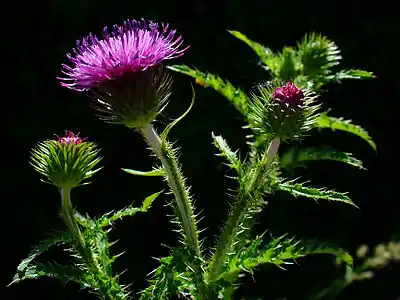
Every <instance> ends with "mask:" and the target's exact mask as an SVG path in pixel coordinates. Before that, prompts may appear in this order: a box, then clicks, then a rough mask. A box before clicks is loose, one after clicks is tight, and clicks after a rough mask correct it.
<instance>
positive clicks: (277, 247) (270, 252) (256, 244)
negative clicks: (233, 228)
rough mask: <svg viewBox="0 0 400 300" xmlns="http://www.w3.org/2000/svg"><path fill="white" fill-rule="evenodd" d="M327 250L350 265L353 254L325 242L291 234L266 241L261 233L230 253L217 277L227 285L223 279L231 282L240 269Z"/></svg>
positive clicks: (288, 261) (287, 261) (278, 263)
mask: <svg viewBox="0 0 400 300" xmlns="http://www.w3.org/2000/svg"><path fill="white" fill-rule="evenodd" d="M315 254H329V255H333V256H335V257H336V258H337V259H339V260H341V261H343V262H344V263H345V264H347V265H348V266H349V267H352V264H353V258H352V257H351V255H350V254H348V253H347V252H346V251H344V250H343V249H341V248H339V247H336V246H333V245H329V244H326V243H318V242H315V241H296V240H295V239H293V238H286V236H281V237H278V238H273V239H271V241H270V242H269V243H267V244H265V243H264V242H263V237H262V236H258V237H256V238H255V239H253V240H252V241H250V242H249V244H248V245H246V247H245V248H243V249H242V250H241V251H238V252H236V253H235V254H234V255H232V257H230V259H229V262H228V263H227V265H226V268H225V271H224V272H223V273H221V275H220V276H219V277H218V278H217V281H219V284H220V287H221V286H222V287H223V286H224V285H225V286H230V285H227V284H226V282H230V283H231V284H234V283H235V282H236V280H237V279H238V276H239V275H240V274H241V273H243V272H249V273H251V274H252V273H253V271H254V270H255V269H256V268H257V267H259V266H260V265H263V264H272V265H275V266H278V267H280V268H283V266H284V265H287V264H292V263H293V261H295V260H296V259H298V258H301V257H304V256H308V255H315Z"/></svg>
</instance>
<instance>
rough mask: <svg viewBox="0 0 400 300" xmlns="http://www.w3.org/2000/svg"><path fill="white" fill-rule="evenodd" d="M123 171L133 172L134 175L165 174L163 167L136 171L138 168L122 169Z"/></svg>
mask: <svg viewBox="0 0 400 300" xmlns="http://www.w3.org/2000/svg"><path fill="white" fill-rule="evenodd" d="M121 170H122V171H124V172H126V173H129V174H132V175H138V176H164V175H165V171H164V169H163V168H157V169H153V170H151V171H147V172H146V171H145V172H143V171H136V170H132V169H121Z"/></svg>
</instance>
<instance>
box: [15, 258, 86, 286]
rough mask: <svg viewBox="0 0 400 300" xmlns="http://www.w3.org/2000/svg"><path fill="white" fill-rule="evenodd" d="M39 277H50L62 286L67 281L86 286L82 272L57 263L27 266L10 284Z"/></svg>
mask: <svg viewBox="0 0 400 300" xmlns="http://www.w3.org/2000/svg"><path fill="white" fill-rule="evenodd" d="M41 276H46V277H52V278H56V279H58V280H60V281H61V282H62V283H63V284H67V283H68V282H69V281H73V282H76V283H79V284H80V285H83V286H85V285H86V286H87V284H85V282H84V272H83V271H82V270H80V269H78V268H75V267H72V266H63V265H60V264H57V263H38V264H36V265H32V266H29V267H28V268H26V270H25V272H23V273H17V274H16V275H15V277H14V279H13V282H12V283H16V282H20V281H22V280H27V279H36V278H38V277H41Z"/></svg>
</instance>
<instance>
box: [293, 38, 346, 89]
mask: <svg viewBox="0 0 400 300" xmlns="http://www.w3.org/2000/svg"><path fill="white" fill-rule="evenodd" d="M297 48H298V55H299V59H300V62H301V73H302V74H303V75H305V76H306V77H307V78H308V79H309V80H310V81H312V82H313V84H314V85H315V86H316V88H320V87H321V86H322V85H324V84H325V83H326V82H327V81H328V79H327V76H329V75H330V74H331V73H332V71H331V68H332V67H334V66H336V65H338V64H339V61H340V59H341V58H342V57H341V56H340V50H339V48H338V47H337V46H336V44H335V43H334V42H332V41H330V40H329V39H328V38H327V37H325V36H323V35H321V34H317V33H315V32H312V33H309V34H306V35H305V36H304V37H303V39H302V40H301V42H299V43H298V44H297Z"/></svg>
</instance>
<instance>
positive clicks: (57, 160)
mask: <svg viewBox="0 0 400 300" xmlns="http://www.w3.org/2000/svg"><path fill="white" fill-rule="evenodd" d="M99 151H100V150H99V148H98V146H97V145H96V144H95V143H92V142H87V141H86V138H81V137H79V133H78V134H74V133H73V132H71V131H66V132H65V136H63V137H59V136H57V139H54V140H45V141H42V142H39V143H38V144H37V145H36V147H35V148H33V149H32V151H31V161H30V164H31V165H32V166H33V167H34V169H35V170H36V171H38V172H39V173H40V174H42V175H43V176H44V177H46V178H47V180H48V183H51V184H53V185H55V186H57V187H59V188H74V187H76V186H78V185H81V184H84V181H85V180H86V179H88V178H90V177H91V176H92V175H93V174H95V173H96V172H97V171H99V170H100V169H101V168H96V166H97V165H98V163H99V162H100V160H101V157H99V156H98V153H99Z"/></svg>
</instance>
